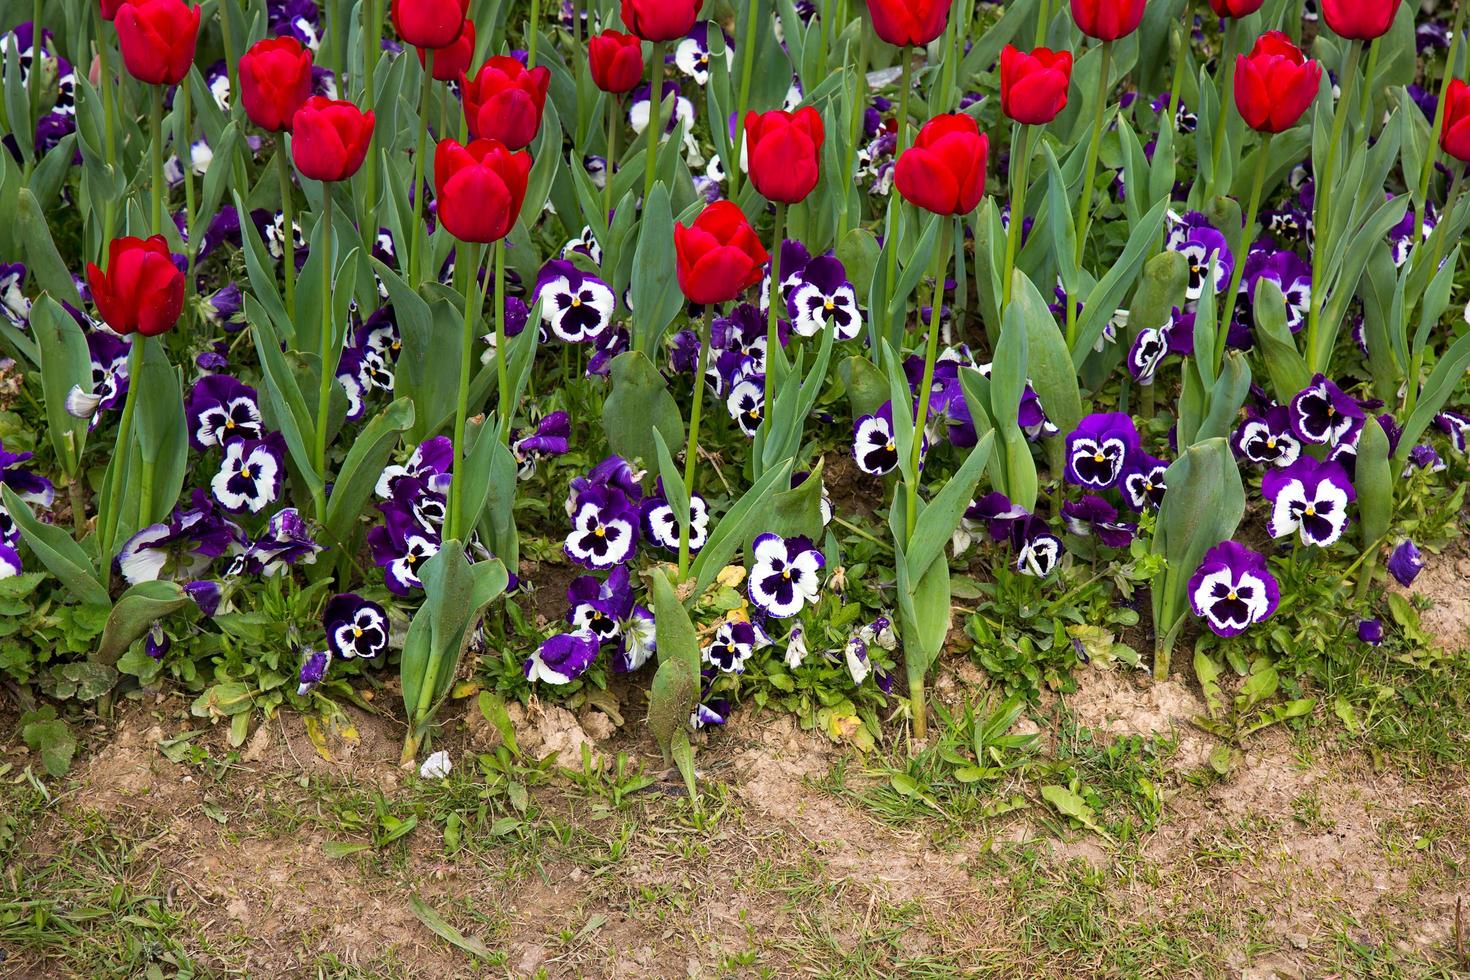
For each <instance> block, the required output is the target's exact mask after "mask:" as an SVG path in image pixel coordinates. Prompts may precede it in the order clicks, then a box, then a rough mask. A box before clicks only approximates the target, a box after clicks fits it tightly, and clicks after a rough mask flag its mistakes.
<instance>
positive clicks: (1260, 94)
mask: <svg viewBox="0 0 1470 980" xmlns="http://www.w3.org/2000/svg"><path fill="white" fill-rule="evenodd" d="M1321 81H1322V66H1321V65H1319V64H1317V62H1315V61H1309V60H1308V59H1307V57H1306V55H1304V54H1302V53H1301V51H1299V50H1298V49H1297V47H1296V45H1294V44H1292V43H1291V39H1290V38H1288V37H1287V36H1286V35H1285V34H1283V33H1281V32H1280V31H1267V32H1266V33H1265V34H1263V35H1261V37H1260V39H1259V40H1258V41H1256V46H1255V48H1253V49H1252V50H1251V53H1250V54H1248V55H1244V54H1243V55H1239V56H1238V57H1237V58H1236V59H1235V107H1236V108H1237V109H1239V110H1240V115H1241V118H1242V119H1244V120H1245V123H1246V125H1247V126H1249V127H1250V128H1251V129H1254V130H1256V131H1257V132H1261V133H1280V132H1284V131H1286V130H1288V129H1290V128H1291V127H1293V126H1295V125H1296V124H1297V123H1298V122H1299V121H1300V120H1301V118H1302V113H1304V112H1306V111H1307V108H1308V107H1309V106H1310V105H1311V104H1312V102H1313V101H1314V100H1315V99H1316V98H1317V87H1318V85H1319V84H1320V83H1321Z"/></svg>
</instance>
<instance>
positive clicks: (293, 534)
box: [228, 507, 325, 577]
mask: <svg viewBox="0 0 1470 980" xmlns="http://www.w3.org/2000/svg"><path fill="white" fill-rule="evenodd" d="M324 550H325V547H324V546H323V545H320V544H317V543H316V539H315V538H313V537H312V534H311V528H310V527H309V526H308V525H307V523H306V519H305V518H303V517H302V516H301V512H300V511H298V510H297V509H296V508H295V507H287V508H285V509H283V510H279V511H277V512H276V513H274V514H272V515H271V519H270V521H269V522H267V524H266V527H265V532H264V533H263V534H261V536H260V537H259V538H257V539H256V540H254V541H252V542H251V543H250V545H249V547H247V548H246V549H245V551H244V552H243V553H242V554H241V555H240V556H239V557H238V558H236V559H235V561H234V563H233V564H232V566H231V568H230V571H229V573H228V574H232V575H238V574H240V573H242V572H248V573H250V574H252V575H264V576H266V577H270V576H272V575H279V574H280V573H281V572H283V571H285V570H286V568H287V567H289V566H291V565H314V564H316V556H317V555H318V554H320V553H321V552H322V551H324Z"/></svg>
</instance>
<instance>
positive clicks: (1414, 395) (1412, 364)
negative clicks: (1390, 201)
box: [1395, 143, 1465, 458]
mask: <svg viewBox="0 0 1470 980" xmlns="http://www.w3.org/2000/svg"><path fill="white" fill-rule="evenodd" d="M1436 153H1437V151H1436V150H1435V149H1434V144H1433V143H1431V144H1430V150H1429V156H1430V157H1431V158H1433V157H1434V156H1435V155H1436ZM1464 182H1465V168H1464V167H1463V166H1456V167H1455V176H1454V177H1452V178H1450V190H1449V195H1448V197H1446V199H1445V203H1444V215H1445V219H1444V221H1443V222H1441V223H1442V224H1443V225H1444V226H1445V227H1448V222H1449V216H1450V215H1452V214H1454V212H1455V203H1456V202H1457V201H1458V200H1459V199H1460V188H1461V186H1462V185H1463V184H1464ZM1415 224H1416V225H1417V226H1419V227H1422V226H1423V219H1421V218H1419V217H1418V216H1417V215H1415ZM1415 234H1416V236H1417V235H1418V234H1420V232H1419V231H1418V228H1416V229H1415ZM1431 237H1432V238H1433V239H1434V244H1433V246H1432V248H1431V249H1430V260H1429V272H1430V274H1431V275H1432V274H1433V272H1434V271H1436V270H1438V269H1439V260H1440V257H1441V256H1442V255H1443V254H1444V240H1445V236H1444V233H1443V231H1442V230H1441V228H1439V227H1436V228H1435V230H1434V233H1433V235H1432V236H1431ZM1416 250H1417V248H1416ZM1418 264H1419V261H1418V257H1417V256H1415V259H1414V265H1415V267H1417V266H1418ZM1406 305H1407V306H1408V309H1405V310H1404V320H1405V322H1408V320H1409V314H1410V312H1411V311H1412V309H1413V304H1406ZM1423 369H1424V348H1423V346H1422V345H1419V344H1415V345H1414V350H1413V351H1411V352H1410V354H1409V373H1408V376H1407V377H1406V378H1405V385H1404V416H1403V417H1404V418H1408V417H1409V416H1411V415H1413V414H1414V409H1415V408H1416V407H1417V406H1418V404H1419V375H1420V374H1421V373H1422V372H1423ZM1395 458H1397V457H1395Z"/></svg>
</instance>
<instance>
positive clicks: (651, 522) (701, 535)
mask: <svg viewBox="0 0 1470 980" xmlns="http://www.w3.org/2000/svg"><path fill="white" fill-rule="evenodd" d="M660 483H662V481H660ZM638 516H639V518H640V521H641V523H642V527H643V536H644V537H646V538H647V539H648V540H650V541H652V542H653V543H654V544H656V545H658V546H659V547H660V548H664V549H666V550H668V551H675V552H676V551H678V550H679V519H678V518H677V517H676V516H675V515H674V508H673V507H672V506H671V505H670V504H669V502H668V501H667V500H665V499H664V498H663V497H645V498H644V499H643V503H642V504H640V505H639V507H638ZM707 540H709V506H708V505H707V504H706V503H705V502H704V498H703V497H701V496H700V495H699V494H697V493H696V494H691V495H690V497H689V550H690V551H691V552H696V551H698V550H699V549H700V548H703V547H704V543H705V542H706V541H707Z"/></svg>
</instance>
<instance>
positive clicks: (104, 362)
mask: <svg viewBox="0 0 1470 980" xmlns="http://www.w3.org/2000/svg"><path fill="white" fill-rule="evenodd" d="M87 349H88V351H89V353H90V354H91V356H92V387H91V390H90V391H83V390H82V386H81V385H74V386H72V389H71V391H69V392H67V395H66V412H67V414H68V415H70V416H71V417H72V418H77V419H87V420H88V422H87V429H88V431H90V430H92V429H95V428H97V423H98V422H99V421H101V419H102V413H103V412H106V411H112V410H113V409H116V408H120V407H121V406H122V404H123V402H124V400H125V399H126V398H127V394H128V350H129V346H128V343H127V342H126V341H124V340H121V339H119V338H118V337H116V336H114V335H112V334H110V333H104V332H103V331H100V330H99V331H94V332H93V333H89V334H88V335H87Z"/></svg>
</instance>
